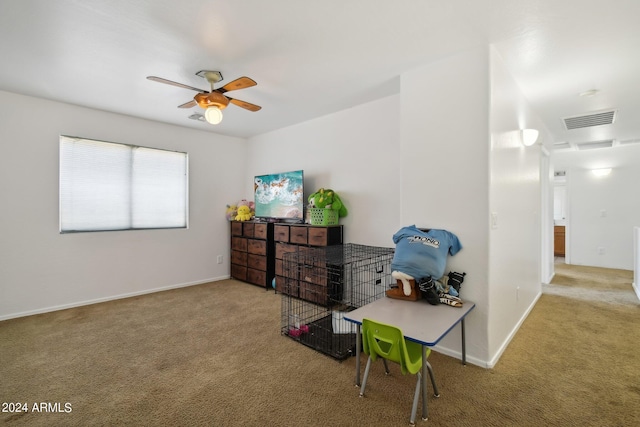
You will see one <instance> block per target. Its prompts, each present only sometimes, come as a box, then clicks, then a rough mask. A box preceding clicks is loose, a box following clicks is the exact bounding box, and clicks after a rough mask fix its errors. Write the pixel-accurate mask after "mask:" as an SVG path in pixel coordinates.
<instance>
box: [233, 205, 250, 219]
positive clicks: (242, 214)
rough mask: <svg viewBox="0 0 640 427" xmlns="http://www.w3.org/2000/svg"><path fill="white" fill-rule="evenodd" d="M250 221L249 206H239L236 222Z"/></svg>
mask: <svg viewBox="0 0 640 427" xmlns="http://www.w3.org/2000/svg"><path fill="white" fill-rule="evenodd" d="M250 219H251V209H249V206H239V207H238V215H236V221H249V220H250Z"/></svg>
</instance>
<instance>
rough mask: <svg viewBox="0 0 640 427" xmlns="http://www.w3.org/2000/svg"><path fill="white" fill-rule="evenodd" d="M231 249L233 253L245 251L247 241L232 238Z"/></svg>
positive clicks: (241, 238) (240, 238)
mask: <svg viewBox="0 0 640 427" xmlns="http://www.w3.org/2000/svg"><path fill="white" fill-rule="evenodd" d="M231 249H232V250H235V251H244V252H246V251H247V239H245V238H244V237H234V238H233V239H231Z"/></svg>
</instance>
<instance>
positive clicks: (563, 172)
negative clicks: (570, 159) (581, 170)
mask: <svg viewBox="0 0 640 427" xmlns="http://www.w3.org/2000/svg"><path fill="white" fill-rule="evenodd" d="M553 176H567V171H555V172H554V173H553Z"/></svg>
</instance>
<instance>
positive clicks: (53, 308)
mask: <svg viewBox="0 0 640 427" xmlns="http://www.w3.org/2000/svg"><path fill="white" fill-rule="evenodd" d="M228 278H229V276H222V277H215V278H210V279H203V280H197V281H195V282H187V283H178V284H175V285H169V286H164V287H161V288H154V289H145V290H143V291H136V292H130V293H126V294H120V295H112V296H108V297H104V298H96V299H92V300H86V301H77V302H72V303H69V304H62V305H55V306H51V307H43V308H39V309H37V310H29V311H23V312H19V313H11V314H7V315H4V316H0V322H1V321H3V320H9V319H16V318H18V317H26V316H33V315H35V314H42V313H50V312H52V311H58V310H66V309H68V308H74V307H82V306H85V305H91V304H99V303H101V302H107V301H114V300H118V299H123V298H131V297H136V296H139V295H146V294H152V293H155V292H162V291H168V290H170V289H178V288H186V287H188V286H195V285H202V284H203V283H209V282H217V281H219V280H225V279H228Z"/></svg>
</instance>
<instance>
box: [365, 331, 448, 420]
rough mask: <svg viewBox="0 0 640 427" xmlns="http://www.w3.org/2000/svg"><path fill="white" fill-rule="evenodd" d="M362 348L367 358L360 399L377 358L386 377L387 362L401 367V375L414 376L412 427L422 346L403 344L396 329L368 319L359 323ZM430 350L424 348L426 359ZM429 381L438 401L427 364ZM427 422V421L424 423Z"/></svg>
mask: <svg viewBox="0 0 640 427" xmlns="http://www.w3.org/2000/svg"><path fill="white" fill-rule="evenodd" d="M362 348H363V351H364V352H365V354H367V355H368V356H369V359H368V360H367V367H366V368H365V370H364V378H363V379H362V386H361V388H360V397H363V396H364V390H365V387H366V386H367V378H368V377H369V369H370V368H371V362H372V361H374V362H375V361H376V360H377V359H378V357H380V358H381V359H382V362H383V364H384V369H385V373H386V374H387V375H389V367H388V366H387V360H390V361H392V362H395V363H398V364H400V370H401V371H402V374H403V375H406V374H407V373H410V374H417V376H418V380H417V381H416V390H415V393H414V396H413V406H412V407H411V419H410V421H409V424H410V425H412V426H413V425H415V420H416V412H417V410H418V398H419V397H420V389H421V387H420V386H421V385H422V374H421V372H420V371H421V369H422V345H421V344H418V343H416V342H413V341H409V340H406V339H405V338H404V334H403V333H402V331H401V330H400V328H397V327H395V326H391V325H385V324H384V323H379V322H376V321H373V320H371V319H363V320H362ZM430 354H431V349H430V348H427V350H426V356H427V357H429V355H430ZM426 365H427V369H428V370H429V377H430V378H431V384H432V385H433V390H434V396H435V397H440V394H439V393H438V388H437V387H436V382H435V379H434V377H433V369H432V367H431V364H430V363H429V362H427V364H426ZM425 420H426V419H425Z"/></svg>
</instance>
